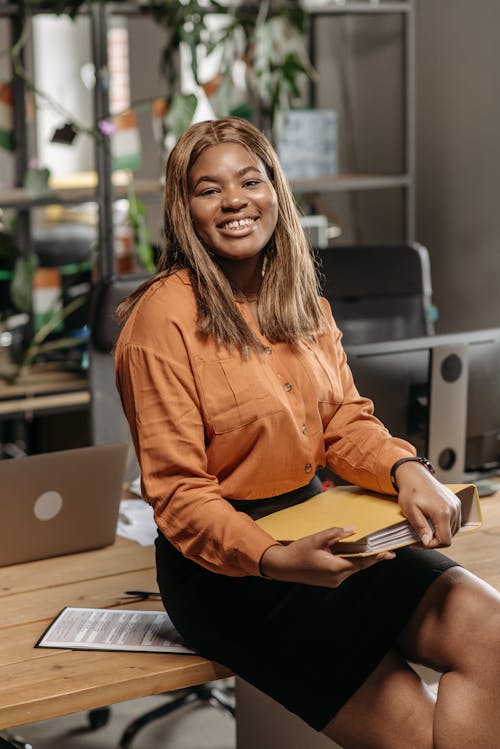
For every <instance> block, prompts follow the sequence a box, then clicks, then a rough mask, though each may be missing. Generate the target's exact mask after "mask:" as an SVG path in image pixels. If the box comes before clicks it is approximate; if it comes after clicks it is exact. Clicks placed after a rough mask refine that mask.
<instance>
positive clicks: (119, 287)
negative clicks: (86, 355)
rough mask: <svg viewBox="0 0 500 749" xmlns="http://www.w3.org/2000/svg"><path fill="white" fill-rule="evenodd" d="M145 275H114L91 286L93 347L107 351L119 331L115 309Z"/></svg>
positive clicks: (91, 335)
mask: <svg viewBox="0 0 500 749" xmlns="http://www.w3.org/2000/svg"><path fill="white" fill-rule="evenodd" d="M147 278H148V276H146V275H130V276H116V277H114V278H110V279H106V280H101V281H98V282H97V283H96V284H94V286H93V288H92V296H91V305H90V337H91V342H92V345H93V347H94V348H95V349H96V350H97V351H100V352H102V353H105V352H107V353H109V352H110V351H111V350H112V348H113V346H114V344H115V341H116V339H117V337H118V334H119V332H120V325H119V323H118V321H117V320H116V318H115V310H116V308H117V307H118V305H119V304H120V302H122V301H123V300H124V299H125V298H126V297H127V296H128V295H129V294H131V293H132V292H133V291H134V290H135V289H136V288H137V287H138V286H139V285H140V284H141V283H142V282H143V281H145V280H146V279H147Z"/></svg>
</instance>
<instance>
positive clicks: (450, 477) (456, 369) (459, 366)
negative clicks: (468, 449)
mask: <svg viewBox="0 0 500 749" xmlns="http://www.w3.org/2000/svg"><path fill="white" fill-rule="evenodd" d="M429 379H430V394H429V395H430V397H429V422H428V433H427V453H428V457H429V460H430V461H431V463H432V464H433V465H434V467H435V468H436V476H437V478H438V479H439V480H440V481H442V482H443V483H447V484H461V483H463V482H464V481H466V476H465V443H466V436H467V393H468V380H469V357H468V346H467V344H466V343H463V344H460V343H457V344H454V345H443V346H435V347H433V348H431V350H430V378H429Z"/></svg>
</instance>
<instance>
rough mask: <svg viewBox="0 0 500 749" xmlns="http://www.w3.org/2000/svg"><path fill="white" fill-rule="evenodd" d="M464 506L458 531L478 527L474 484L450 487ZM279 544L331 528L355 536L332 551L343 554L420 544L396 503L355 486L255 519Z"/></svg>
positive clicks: (334, 547) (339, 487)
mask: <svg viewBox="0 0 500 749" xmlns="http://www.w3.org/2000/svg"><path fill="white" fill-rule="evenodd" d="M447 486H448V488H449V489H451V490H452V491H453V492H454V493H455V494H456V495H457V497H458V498H459V499H460V501H461V503H462V528H461V530H460V531H459V532H462V531H467V530H473V529H477V528H480V527H481V524H482V515H481V505H480V502H479V496H478V493H477V488H476V487H475V486H474V484H448V485H447ZM257 523H258V524H259V525H260V526H261V528H263V529H264V530H265V531H267V532H268V533H269V534H270V535H271V536H273V537H274V538H275V539H276V540H277V541H283V542H290V541H295V540H297V539H298V538H303V537H304V536H309V535H310V534H312V533H317V532H318V531H322V530H326V529H327V528H332V527H334V526H338V527H341V528H342V527H354V529H355V532H354V533H353V535H351V536H349V537H348V538H346V539H345V540H343V541H339V542H338V543H337V544H335V545H334V546H333V547H332V551H333V552H334V553H335V554H339V555H341V556H349V555H358V554H359V555H362V556H367V555H369V554H377V553H378V552H380V551H388V550H390V549H397V548H399V547H401V546H408V545H409V544H413V543H416V542H418V541H419V538H418V536H417V534H416V533H415V531H414V530H413V528H412V527H411V525H410V523H409V522H408V521H407V520H406V518H405V516H404V515H403V513H402V512H401V510H400V509H399V505H398V504H397V502H396V500H395V499H392V498H390V497H387V496H386V495H383V494H376V493H375V492H369V491H367V490H365V489H361V488H360V487H358V486H338V487H335V488H333V489H328V490H327V491H325V492H322V493H321V494H317V495H316V496H314V497H311V498H310V499H307V500H306V501H305V502H302V503H301V504H298V505H294V506H293V507H286V508H285V509H284V510H279V511H278V512H273V513H271V514H270V515H267V516H266V517H263V518H260V519H259V520H257Z"/></svg>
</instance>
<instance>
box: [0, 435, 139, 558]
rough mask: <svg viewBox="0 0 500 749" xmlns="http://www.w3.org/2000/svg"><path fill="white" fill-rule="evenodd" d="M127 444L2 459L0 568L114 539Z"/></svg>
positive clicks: (91, 546) (0, 483)
mask: <svg viewBox="0 0 500 749" xmlns="http://www.w3.org/2000/svg"><path fill="white" fill-rule="evenodd" d="M127 449H128V446H127V444H126V443H119V444H112V445H93V446H91V447H80V448H76V449H74V450H61V451H58V452H50V453H43V454H41V455H29V456H27V457H23V458H13V459H11V460H1V461H0V528H1V532H2V543H1V544H0V566H5V565H7V564H17V563H18V562H31V561H33V560H35V559H45V558H47V557H54V556H59V555H60V554H70V553H72V552H76V551H88V550H90V549H98V548H100V547H102V546H107V545H109V544H112V543H113V542H114V540H115V535H116V526H117V521H118V510H119V505H120V500H121V497H122V491H123V480H124V475H125V463H126V457H127Z"/></svg>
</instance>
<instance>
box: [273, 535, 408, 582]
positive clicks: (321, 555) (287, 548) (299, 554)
mask: <svg viewBox="0 0 500 749" xmlns="http://www.w3.org/2000/svg"><path fill="white" fill-rule="evenodd" d="M352 532H353V529H352V528H330V529H329V530H326V531H321V532H320V533H314V534H313V535H312V536H306V537H305V538H300V539H299V540H298V541H293V542H292V543H290V544H287V545H282V544H277V545H276V546H270V547H269V548H268V549H266V551H265V552H264V554H263V555H262V558H261V560H260V569H261V572H262V574H263V575H265V576H266V577H271V578H272V579H273V580H285V581H288V582H294V583H305V584H306V585H324V586H326V587H328V588H337V587H338V586H339V585H340V584H341V583H342V582H343V581H344V580H345V579H346V578H348V577H349V576H350V575H353V574H354V573H355V572H359V570H363V569H366V568H367V567H371V566H372V565H373V564H376V563H377V562H380V561H383V560H386V559H393V558H394V554H393V553H392V552H383V553H381V554H377V555H374V556H369V557H339V556H335V554H333V553H332V550H331V547H332V545H333V544H335V543H336V542H337V541H340V540H341V539H343V538H347V537H348V536H350V535H352Z"/></svg>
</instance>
